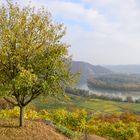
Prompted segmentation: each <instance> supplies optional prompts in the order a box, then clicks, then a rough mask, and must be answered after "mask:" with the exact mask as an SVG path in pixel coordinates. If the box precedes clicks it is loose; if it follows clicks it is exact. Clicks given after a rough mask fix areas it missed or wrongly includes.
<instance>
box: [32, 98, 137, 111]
mask: <svg viewBox="0 0 140 140" xmlns="http://www.w3.org/2000/svg"><path fill="white" fill-rule="evenodd" d="M33 105H35V106H36V108H38V109H57V108H65V109H73V108H82V109H85V110H87V111H90V112H102V113H122V112H126V111H129V112H133V113H140V104H136V103H127V102H115V101H106V100H101V99H93V98H92V99H90V98H85V97H80V96H71V99H69V100H68V99H63V100H61V102H60V100H55V99H52V98H51V97H48V98H43V99H42V98H40V99H38V100H36V101H34V102H33Z"/></svg>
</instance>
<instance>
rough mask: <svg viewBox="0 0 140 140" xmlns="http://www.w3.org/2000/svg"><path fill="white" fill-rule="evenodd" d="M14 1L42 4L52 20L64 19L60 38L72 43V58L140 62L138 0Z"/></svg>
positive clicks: (116, 63) (96, 61)
mask: <svg viewBox="0 0 140 140" xmlns="http://www.w3.org/2000/svg"><path fill="white" fill-rule="evenodd" d="M0 1H1V2H2V1H4V0H0ZM13 1H14V2H15V1H17V2H18V3H19V4H20V5H28V4H29V1H31V5H32V6H35V7H37V8H38V7H41V6H44V7H46V8H47V9H48V10H49V11H50V12H51V14H52V18H53V20H55V21H57V22H58V23H64V25H65V26H66V27H67V33H66V35H65V37H64V39H63V40H64V41H65V42H66V43H67V44H70V45H71V48H70V54H71V55H72V56H73V60H77V61H85V62H89V63H91V64H94V65H110V64H113V65H118V64H140V0H13ZM1 2H0V4H1Z"/></svg>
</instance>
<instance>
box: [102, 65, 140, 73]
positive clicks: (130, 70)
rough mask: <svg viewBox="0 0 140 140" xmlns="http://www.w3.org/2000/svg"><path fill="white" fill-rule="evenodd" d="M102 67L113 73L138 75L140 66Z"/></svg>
mask: <svg viewBox="0 0 140 140" xmlns="http://www.w3.org/2000/svg"><path fill="white" fill-rule="evenodd" d="M103 67H105V68H107V69H109V70H111V71H113V72H115V73H125V74H140V65H104V66H103Z"/></svg>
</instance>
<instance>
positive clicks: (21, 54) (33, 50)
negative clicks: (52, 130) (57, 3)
mask: <svg viewBox="0 0 140 140" xmlns="http://www.w3.org/2000/svg"><path fill="white" fill-rule="evenodd" d="M64 34H65V28H64V27H63V25H62V24H54V22H52V21H51V19H50V14H49V13H48V12H47V11H46V10H44V9H43V8H42V9H39V10H35V9H34V8H30V7H24V8H21V7H19V6H18V5H17V4H13V3H9V4H7V5H6V6H5V5H3V6H1V7H0V89H1V94H2V96H3V97H4V99H5V100H7V101H8V102H10V103H12V104H13V105H17V106H19V107H20V126H23V122H24V107H25V106H26V105H28V104H29V103H30V102H31V101H32V100H33V99H35V98H37V97H38V96H39V95H41V94H47V95H48V94H53V95H57V94H58V93H63V89H64V87H65V85H67V84H69V83H70V82H71V81H72V79H73V77H74V76H73V75H72V74H71V73H70V68H69V62H70V61H69V60H70V57H69V56H68V46H67V45H66V44H65V43H63V42H62V41H61V38H62V37H63V36H64Z"/></svg>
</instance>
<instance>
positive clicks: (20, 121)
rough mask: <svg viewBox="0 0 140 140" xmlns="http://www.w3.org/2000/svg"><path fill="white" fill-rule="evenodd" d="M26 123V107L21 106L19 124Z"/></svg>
mask: <svg viewBox="0 0 140 140" xmlns="http://www.w3.org/2000/svg"><path fill="white" fill-rule="evenodd" d="M23 123H24V107H23V106H21V107H20V118H19V126H20V127H22V126H23Z"/></svg>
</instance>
